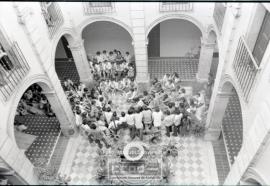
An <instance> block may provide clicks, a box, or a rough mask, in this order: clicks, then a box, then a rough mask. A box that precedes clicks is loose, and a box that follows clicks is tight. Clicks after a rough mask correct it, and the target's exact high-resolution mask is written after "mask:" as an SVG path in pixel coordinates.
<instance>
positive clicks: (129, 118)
mask: <svg viewBox="0 0 270 186" xmlns="http://www.w3.org/2000/svg"><path fill="white" fill-rule="evenodd" d="M126 120H127V125H128V128H129V135H130V138H131V139H134V137H135V115H134V113H133V109H132V108H129V109H128V113H127V116H126Z"/></svg>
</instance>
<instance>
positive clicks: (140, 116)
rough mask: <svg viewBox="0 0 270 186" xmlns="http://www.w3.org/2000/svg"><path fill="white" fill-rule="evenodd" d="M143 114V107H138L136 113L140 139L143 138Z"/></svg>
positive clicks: (137, 131) (136, 124)
mask: <svg viewBox="0 0 270 186" xmlns="http://www.w3.org/2000/svg"><path fill="white" fill-rule="evenodd" d="M142 119H143V114H142V108H141V107H138V108H137V109H136V114H135V127H136V133H137V134H139V138H140V140H143V123H142Z"/></svg>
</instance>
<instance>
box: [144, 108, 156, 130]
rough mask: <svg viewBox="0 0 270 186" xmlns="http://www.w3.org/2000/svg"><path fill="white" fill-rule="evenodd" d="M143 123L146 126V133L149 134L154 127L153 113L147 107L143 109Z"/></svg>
mask: <svg viewBox="0 0 270 186" xmlns="http://www.w3.org/2000/svg"><path fill="white" fill-rule="evenodd" d="M142 113H143V123H144V125H145V131H146V132H148V131H149V130H150V129H151V127H152V122H153V120H152V111H151V109H150V108H148V107H147V106H146V105H144V107H143V111H142Z"/></svg>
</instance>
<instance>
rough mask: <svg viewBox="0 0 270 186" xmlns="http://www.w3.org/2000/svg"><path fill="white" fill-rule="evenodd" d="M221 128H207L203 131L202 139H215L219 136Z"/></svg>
mask: <svg viewBox="0 0 270 186" xmlns="http://www.w3.org/2000/svg"><path fill="white" fill-rule="evenodd" d="M220 133H221V130H219V129H211V128H210V129H208V130H207V131H206V132H205V135H204V139H205V140H207V141H216V140H218V139H219V137H220Z"/></svg>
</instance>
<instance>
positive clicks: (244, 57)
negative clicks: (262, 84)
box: [233, 37, 259, 101]
mask: <svg viewBox="0 0 270 186" xmlns="http://www.w3.org/2000/svg"><path fill="white" fill-rule="evenodd" d="M233 69H234V72H235V74H236V77H237V80H238V82H239V85H240V87H241V89H242V92H243V95H244V97H245V100H246V101H248V99H249V96H250V92H251V89H252V87H253V85H254V82H255V79H256V76H257V74H258V71H259V67H258V65H257V63H256V61H255V59H254V57H253V55H252V52H251V51H250V49H249V47H248V45H247V44H246V41H245V39H244V38H243V37H240V39H239V42H238V46H237V50H236V53H235V57H234V62H233Z"/></svg>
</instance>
